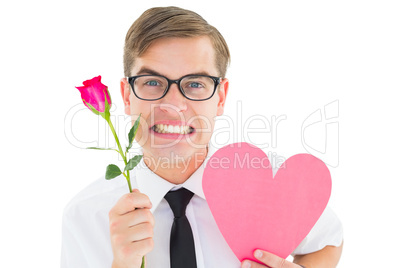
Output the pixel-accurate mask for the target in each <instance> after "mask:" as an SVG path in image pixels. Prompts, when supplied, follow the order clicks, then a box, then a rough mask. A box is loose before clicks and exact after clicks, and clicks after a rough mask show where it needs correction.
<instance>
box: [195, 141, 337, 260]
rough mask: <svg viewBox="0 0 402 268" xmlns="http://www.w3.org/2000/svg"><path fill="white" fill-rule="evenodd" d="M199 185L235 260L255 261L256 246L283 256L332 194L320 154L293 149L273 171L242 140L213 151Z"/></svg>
mask: <svg viewBox="0 0 402 268" xmlns="http://www.w3.org/2000/svg"><path fill="white" fill-rule="evenodd" d="M202 185H203V190H204V194H205V197H206V200H207V202H208V205H209V207H210V209H211V212H212V215H213V217H214V219H215V221H216V223H217V225H218V227H219V230H220V231H221V233H222V235H223V237H224V238H225V240H226V242H227V243H228V245H229V246H230V248H231V249H232V251H233V252H234V253H235V255H236V256H237V258H238V259H239V260H240V261H242V260H244V259H246V258H247V259H251V260H254V261H257V260H256V259H255V258H254V257H253V252H254V250H255V249H257V248H258V249H262V250H265V251H268V252H271V253H273V254H276V255H278V256H280V257H282V258H286V257H288V256H289V254H291V253H292V252H293V250H294V249H295V248H296V247H297V246H298V245H299V244H300V242H301V241H302V240H303V239H304V238H305V237H306V236H307V234H308V233H309V232H310V230H311V229H312V228H313V226H314V224H315V223H316V222H317V220H318V219H319V217H320V216H321V214H322V212H323V211H324V209H325V207H326V205H327V203H328V200H329V197H330V195H331V175H330V172H329V170H328V168H327V166H326V165H325V164H324V162H322V161H321V160H320V159H318V158H316V157H314V156H312V155H309V154H297V155H294V156H292V157H290V158H288V159H287V160H286V161H285V162H284V163H283V164H282V165H281V167H280V168H279V169H278V171H277V173H276V175H275V177H273V173H272V168H271V164H270V161H269V159H268V157H267V155H266V154H265V153H264V152H263V151H262V150H261V149H259V148H257V147H255V146H253V145H251V144H248V143H245V142H241V143H235V144H230V145H228V146H225V147H223V148H221V149H219V150H218V151H216V152H215V153H214V154H213V155H212V156H211V157H210V159H209V160H208V162H207V164H206V167H205V170H204V174H203V182H202Z"/></svg>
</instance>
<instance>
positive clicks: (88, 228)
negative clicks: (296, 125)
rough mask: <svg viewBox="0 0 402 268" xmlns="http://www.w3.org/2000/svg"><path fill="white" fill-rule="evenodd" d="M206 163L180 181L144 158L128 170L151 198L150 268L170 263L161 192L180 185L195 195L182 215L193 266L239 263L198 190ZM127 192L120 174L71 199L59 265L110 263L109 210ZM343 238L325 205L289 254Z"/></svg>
mask: <svg viewBox="0 0 402 268" xmlns="http://www.w3.org/2000/svg"><path fill="white" fill-rule="evenodd" d="M211 155H212V150H210V151H209V153H208V157H210V156H211ZM204 163H206V161H205V162H204ZM204 167H205V165H204V164H203V165H201V166H200V168H199V169H198V170H196V171H195V172H194V173H193V175H191V177H190V178H189V179H188V180H187V181H186V182H184V183H183V184H181V185H175V184H172V183H170V182H168V181H166V180H164V179H162V178H161V177H159V176H158V175H156V174H155V173H153V172H152V171H151V170H149V169H148V168H147V167H146V165H145V164H144V162H143V161H141V162H140V164H139V165H138V166H137V167H136V168H135V169H134V170H132V171H131V173H130V174H131V181H132V182H131V183H132V186H133V189H134V188H138V189H139V190H140V192H142V193H144V194H146V195H147V196H148V197H149V198H150V200H151V203H152V209H151V212H152V213H153V215H154V218H155V227H154V248H153V250H152V251H151V252H150V253H148V254H147V256H146V258H147V267H148V268H165V267H166V268H168V267H170V259H169V240H170V230H171V228H172V223H173V218H174V216H173V212H172V210H171V208H170V207H169V204H168V202H167V201H166V200H165V199H164V196H165V194H166V193H167V192H168V191H170V190H171V189H176V188H181V187H184V188H187V189H188V190H190V191H192V192H193V193H194V196H193V198H192V199H191V201H190V203H189V204H188V206H187V210H186V215H187V218H188V220H189V222H190V225H191V228H192V231H193V235H194V242H195V250H196V257H197V267H198V268H214V267H219V268H222V267H223V268H226V267H227V268H239V267H240V261H239V260H238V259H237V258H236V256H235V255H234V253H233V252H232V251H231V249H230V247H229V246H228V245H227V243H226V241H225V239H224V238H223V236H222V234H221V233H220V231H219V229H218V226H217V225H216V223H215V220H214V219H213V217H212V214H211V211H210V209H209V207H208V204H207V202H206V200H205V195H204V192H203V190H202V174H203V171H204ZM127 192H128V187H127V182H126V180H125V178H124V177H122V176H121V177H117V178H115V179H113V180H111V181H106V180H105V179H104V178H100V179H98V180H97V181H95V182H94V183H92V184H91V185H89V186H88V187H87V188H85V189H84V190H83V191H81V192H80V193H79V194H78V195H77V196H75V197H74V198H73V199H72V200H71V201H70V203H69V204H68V205H67V207H66V208H65V210H64V216H63V228H62V238H63V239H62V254H61V267H62V268H94V267H96V268H103V267H105V268H106V267H107V268H110V267H111V264H112V260H113V254H112V248H111V243H110V235H109V219H108V213H109V211H110V209H111V208H112V207H113V206H114V205H115V204H116V202H117V200H118V199H119V198H120V197H121V196H122V195H124V194H126V193H127ZM342 239H343V233H342V225H341V223H340V221H339V220H338V218H337V217H336V215H335V214H334V213H333V212H332V211H331V210H330V209H329V208H327V209H325V211H324V213H323V214H322V215H321V217H320V219H319V220H318V222H317V223H316V224H315V226H314V227H313V229H312V230H311V231H310V233H309V234H308V235H307V237H306V238H305V239H304V240H303V241H302V242H301V243H300V245H299V246H298V247H297V248H296V249H295V251H294V252H293V253H292V255H298V254H306V253H311V252H314V251H317V250H320V249H322V248H323V247H325V246H326V245H334V246H339V245H340V244H341V243H342Z"/></svg>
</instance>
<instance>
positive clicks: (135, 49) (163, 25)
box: [123, 6, 230, 77]
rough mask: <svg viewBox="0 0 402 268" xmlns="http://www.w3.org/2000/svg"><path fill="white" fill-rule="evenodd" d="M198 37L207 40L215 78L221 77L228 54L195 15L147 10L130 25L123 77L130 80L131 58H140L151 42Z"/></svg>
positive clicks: (214, 31)
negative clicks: (213, 64)
mask: <svg viewBox="0 0 402 268" xmlns="http://www.w3.org/2000/svg"><path fill="white" fill-rule="evenodd" d="M198 36H208V37H209V38H210V39H211V42H212V45H213V47H214V50H215V61H216V67H217V69H218V72H219V75H220V76H221V77H225V75H226V70H227V67H228V65H229V62H230V53H229V48H228V46H227V44H226V41H225V39H224V38H223V36H222V35H221V34H220V33H219V31H218V30H217V29H216V28H215V27H213V26H211V25H209V24H208V22H207V21H206V20H204V19H203V18H202V17H201V16H200V15H198V14H197V13H195V12H193V11H190V10H186V9H182V8H179V7H172V6H170V7H155V8H150V9H148V10H146V11H145V12H144V13H143V14H142V15H141V16H140V17H139V18H138V19H137V20H136V21H135V22H134V23H133V25H131V27H130V29H129V30H128V32H127V35H126V41H125V45H124V56H123V62H124V75H125V76H126V77H128V76H131V70H132V68H133V65H134V61H135V58H136V57H140V56H141V55H142V54H143V53H144V52H145V51H146V50H147V48H148V47H149V46H150V45H151V44H152V42H154V41H155V40H157V39H160V38H168V37H182V38H188V37H198Z"/></svg>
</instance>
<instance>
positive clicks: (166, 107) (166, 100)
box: [160, 83, 187, 113]
mask: <svg viewBox="0 0 402 268" xmlns="http://www.w3.org/2000/svg"><path fill="white" fill-rule="evenodd" d="M160 109H161V110H163V111H164V112H168V113H177V112H183V111H185V110H187V99H186V98H185V97H184V96H183V94H182V93H181V91H180V89H179V85H178V84H177V83H173V84H171V85H170V88H169V89H168V92H167V93H166V95H165V96H164V97H163V98H162V99H161V100H160Z"/></svg>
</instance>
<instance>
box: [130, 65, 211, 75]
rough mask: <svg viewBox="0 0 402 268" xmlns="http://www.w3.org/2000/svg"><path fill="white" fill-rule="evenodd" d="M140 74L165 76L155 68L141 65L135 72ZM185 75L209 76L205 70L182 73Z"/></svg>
mask: <svg viewBox="0 0 402 268" xmlns="http://www.w3.org/2000/svg"><path fill="white" fill-rule="evenodd" d="M142 74H150V75H160V76H166V75H163V74H161V73H159V72H157V71H155V70H152V69H151V68H148V67H142V68H141V69H140V70H139V71H138V73H137V75H142ZM187 75H207V76H211V75H210V74H209V73H207V72H196V73H190V74H186V75H183V76H187ZM183 76H182V77H183Z"/></svg>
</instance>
